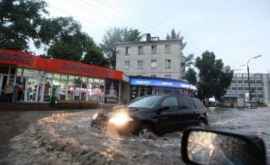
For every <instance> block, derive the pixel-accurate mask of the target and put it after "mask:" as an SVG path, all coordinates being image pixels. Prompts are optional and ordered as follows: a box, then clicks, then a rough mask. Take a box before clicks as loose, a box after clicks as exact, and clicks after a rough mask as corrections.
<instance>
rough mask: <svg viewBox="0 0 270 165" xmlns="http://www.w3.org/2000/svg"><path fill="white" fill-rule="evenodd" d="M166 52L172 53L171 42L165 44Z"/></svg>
mask: <svg viewBox="0 0 270 165" xmlns="http://www.w3.org/2000/svg"><path fill="white" fill-rule="evenodd" d="M165 53H166V54H170V53H171V45H169V44H166V45H165Z"/></svg>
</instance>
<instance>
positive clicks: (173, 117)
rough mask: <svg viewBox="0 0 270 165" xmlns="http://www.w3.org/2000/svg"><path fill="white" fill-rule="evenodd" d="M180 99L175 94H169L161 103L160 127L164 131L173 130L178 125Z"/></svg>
mask: <svg viewBox="0 0 270 165" xmlns="http://www.w3.org/2000/svg"><path fill="white" fill-rule="evenodd" d="M178 107H179V104H178V100H177V97H175V96H168V97H166V98H165V99H163V100H162V102H161V103H160V109H163V108H165V109H164V110H162V111H160V114H159V116H158V121H159V122H158V123H159V124H158V129H159V130H160V131H162V132H167V131H172V130H174V129H175V127H176V125H177V124H176V122H177V115H179V114H178V113H179V112H178Z"/></svg>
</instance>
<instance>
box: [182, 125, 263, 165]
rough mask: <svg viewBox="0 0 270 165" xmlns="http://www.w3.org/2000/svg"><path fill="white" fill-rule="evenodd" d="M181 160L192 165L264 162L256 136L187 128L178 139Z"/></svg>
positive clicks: (239, 164) (232, 164)
mask: <svg viewBox="0 0 270 165" xmlns="http://www.w3.org/2000/svg"><path fill="white" fill-rule="evenodd" d="M182 157H183V160H184V162H186V163H188V164H195V165H215V164H216V165H257V164H258V165H259V164H260V165H265V164H266V154H265V146H264V143H263V141H262V140H261V139H259V138H257V137H247V136H243V135H237V134H232V133H226V132H220V131H213V130H205V129H200V128H191V129H189V130H186V131H185V132H184V135H183V139H182Z"/></svg>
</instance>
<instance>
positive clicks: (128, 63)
mask: <svg viewBox="0 0 270 165" xmlns="http://www.w3.org/2000/svg"><path fill="white" fill-rule="evenodd" d="M129 66H130V61H125V69H129Z"/></svg>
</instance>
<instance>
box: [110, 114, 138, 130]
mask: <svg viewBox="0 0 270 165" xmlns="http://www.w3.org/2000/svg"><path fill="white" fill-rule="evenodd" d="M132 120H133V119H132V118H131V117H130V116H129V115H128V113H127V112H124V111H120V112H116V113H114V114H112V116H111V118H110V119H109V123H110V124H113V125H115V126H119V127H121V126H124V125H126V124H127V123H128V122H130V121H132Z"/></svg>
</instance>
